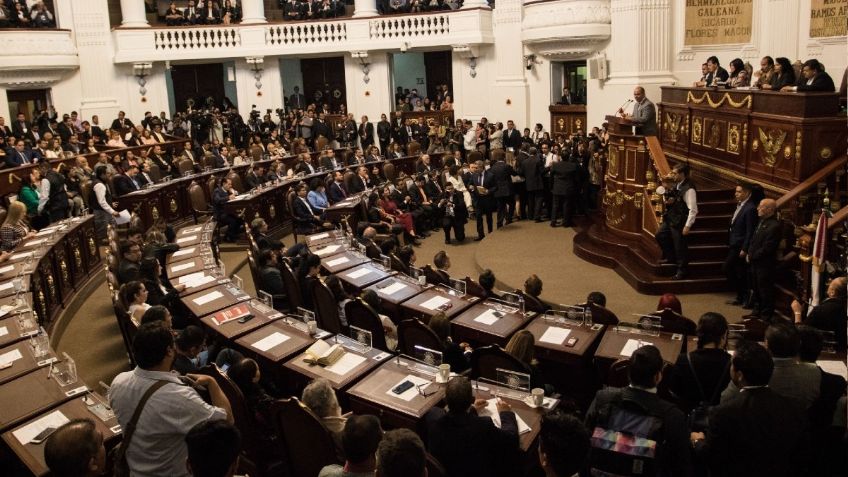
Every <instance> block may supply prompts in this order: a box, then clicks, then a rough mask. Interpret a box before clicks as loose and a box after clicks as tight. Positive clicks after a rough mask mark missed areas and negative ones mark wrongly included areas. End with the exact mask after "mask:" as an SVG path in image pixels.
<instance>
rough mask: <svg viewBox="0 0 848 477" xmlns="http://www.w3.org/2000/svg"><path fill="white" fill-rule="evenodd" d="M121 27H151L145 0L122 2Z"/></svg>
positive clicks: (124, 0)
mask: <svg viewBox="0 0 848 477" xmlns="http://www.w3.org/2000/svg"><path fill="white" fill-rule="evenodd" d="M121 26H122V27H128V28H138V27H149V26H150V24H149V23H147V13H146V12H145V11H144V0H121Z"/></svg>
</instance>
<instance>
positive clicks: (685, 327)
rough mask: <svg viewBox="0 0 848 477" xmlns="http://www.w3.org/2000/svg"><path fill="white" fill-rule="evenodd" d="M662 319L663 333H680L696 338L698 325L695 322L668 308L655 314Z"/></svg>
mask: <svg viewBox="0 0 848 477" xmlns="http://www.w3.org/2000/svg"><path fill="white" fill-rule="evenodd" d="M655 315H657V316H659V317H660V326H661V327H662V331H665V332H668V333H680V334H683V335H686V336H694V335H695V333H696V330H697V329H698V325H696V324H695V322H694V321H692V320H690V319H689V318H686V317H685V316H683V315H680V314H678V313H677V312H676V311H674V310H672V309H670V308H666V309H665V310H663V311H661V312H658V313H655Z"/></svg>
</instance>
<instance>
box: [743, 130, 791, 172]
mask: <svg viewBox="0 0 848 477" xmlns="http://www.w3.org/2000/svg"><path fill="white" fill-rule="evenodd" d="M757 129H758V130H759V133H760V140H759V142H760V144H761V145H762V148H763V150H762V153H761V154H762V158H763V164H765V165H766V166H769V167H774V163H775V162H776V161H777V159H775V156H776V155H777V153H779V152H780V149H781V148H783V142H784V141H785V140H786V134H787V133H786V131H783V130H781V129H769V130H768V131H764V130H763V128H757ZM799 134H800V133H799ZM751 147H752V149H753V150H754V151H756V150H757V149H758V145H757V142H756V140H755V141H754V144H753V145H752V146H751ZM790 153H791V152H790ZM784 154H785V152H784ZM787 158H788V156H787Z"/></svg>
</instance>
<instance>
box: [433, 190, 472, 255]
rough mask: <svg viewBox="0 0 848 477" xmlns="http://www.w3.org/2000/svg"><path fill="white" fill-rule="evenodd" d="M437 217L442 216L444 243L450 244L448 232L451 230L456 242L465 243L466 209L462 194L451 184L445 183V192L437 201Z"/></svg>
mask: <svg viewBox="0 0 848 477" xmlns="http://www.w3.org/2000/svg"><path fill="white" fill-rule="evenodd" d="M438 205H439V209H440V213H439V215H441V216H442V229H444V231H445V243H446V244H450V243H451V238H450V232H451V228H452V229H453V232H454V236H455V237H456V240H457V242H460V243H461V242H463V241H465V223H466V222H468V209H466V208H465V199H463V198H462V194H461V193H459V192H457V191H456V190H455V189H454V188H453V184H452V183H451V182H447V183H445V191H444V192H443V193H442V197H441V199H440V200H439V204H438Z"/></svg>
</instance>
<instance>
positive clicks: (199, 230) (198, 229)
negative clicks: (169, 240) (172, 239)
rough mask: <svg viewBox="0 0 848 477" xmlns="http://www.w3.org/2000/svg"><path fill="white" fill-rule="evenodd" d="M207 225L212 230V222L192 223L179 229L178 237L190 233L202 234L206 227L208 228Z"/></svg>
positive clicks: (186, 235)
mask: <svg viewBox="0 0 848 477" xmlns="http://www.w3.org/2000/svg"><path fill="white" fill-rule="evenodd" d="M207 226H208V228H210V230H211V224H210V223H209V222H206V223H203V224H198V225H192V226H190V227H183V228H181V229H180V230H178V231H177V238H178V239H180V238H184V237H188V236H190V235H196V234H202V233H203V232H204V228H207Z"/></svg>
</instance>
